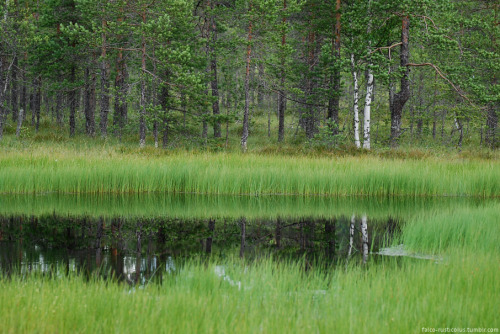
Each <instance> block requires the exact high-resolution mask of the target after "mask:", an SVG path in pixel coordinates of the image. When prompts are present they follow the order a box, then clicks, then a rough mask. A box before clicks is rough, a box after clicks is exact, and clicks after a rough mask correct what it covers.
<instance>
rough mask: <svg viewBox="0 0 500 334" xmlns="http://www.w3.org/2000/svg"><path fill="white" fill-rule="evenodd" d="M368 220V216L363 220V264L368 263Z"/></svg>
mask: <svg viewBox="0 0 500 334" xmlns="http://www.w3.org/2000/svg"><path fill="white" fill-rule="evenodd" d="M367 221H368V219H367V218H366V215H364V216H363V217H362V218H361V243H362V247H363V263H365V264H366V262H367V261H368V223H367Z"/></svg>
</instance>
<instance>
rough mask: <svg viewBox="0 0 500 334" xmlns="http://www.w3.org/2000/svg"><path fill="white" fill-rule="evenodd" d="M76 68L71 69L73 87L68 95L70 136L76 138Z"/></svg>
mask: <svg viewBox="0 0 500 334" xmlns="http://www.w3.org/2000/svg"><path fill="white" fill-rule="evenodd" d="M75 81H76V77H75V66H72V67H71V76H70V82H71V87H70V90H69V93H68V99H69V136H70V137H74V136H75V128H76V123H75V116H76V87H75Z"/></svg>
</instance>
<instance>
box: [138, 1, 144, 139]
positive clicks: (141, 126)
mask: <svg viewBox="0 0 500 334" xmlns="http://www.w3.org/2000/svg"><path fill="white" fill-rule="evenodd" d="M142 24H144V25H146V10H144V11H143V12H142ZM141 46H142V57H141V70H142V72H141V110H140V115H139V146H140V147H141V148H142V147H144V146H146V37H145V36H144V35H142V41H141Z"/></svg>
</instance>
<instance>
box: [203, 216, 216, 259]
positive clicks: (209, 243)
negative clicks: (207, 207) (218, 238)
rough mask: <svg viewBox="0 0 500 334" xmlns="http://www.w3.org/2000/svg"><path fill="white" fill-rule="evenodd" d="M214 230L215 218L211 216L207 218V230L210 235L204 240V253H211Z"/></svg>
mask: <svg viewBox="0 0 500 334" xmlns="http://www.w3.org/2000/svg"><path fill="white" fill-rule="evenodd" d="M214 230H215V220H214V219H213V218H210V219H209V220H208V231H209V233H210V235H209V236H208V238H207V240H206V242H205V253H207V254H211V253H212V243H213V237H214Z"/></svg>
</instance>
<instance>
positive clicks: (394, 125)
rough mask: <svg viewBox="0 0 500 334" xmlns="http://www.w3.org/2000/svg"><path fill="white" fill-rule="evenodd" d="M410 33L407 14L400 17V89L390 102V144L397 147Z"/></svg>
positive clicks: (407, 89) (407, 85)
mask: <svg viewBox="0 0 500 334" xmlns="http://www.w3.org/2000/svg"><path fill="white" fill-rule="evenodd" d="M409 33H410V19H409V17H408V16H404V17H403V18H402V27H401V51H400V56H399V57H400V67H401V68H402V69H403V76H402V77H401V88H400V91H399V92H398V93H396V94H394V99H393V101H392V103H391V106H390V109H391V138H390V140H391V146H392V147H397V146H398V141H399V136H401V119H402V116H403V107H404V106H405V104H406V101H408V98H409V97H410V82H409V80H408V73H409V71H408V66H407V65H408V58H409V48H408V44H409V43H408V38H409Z"/></svg>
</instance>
